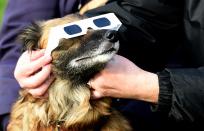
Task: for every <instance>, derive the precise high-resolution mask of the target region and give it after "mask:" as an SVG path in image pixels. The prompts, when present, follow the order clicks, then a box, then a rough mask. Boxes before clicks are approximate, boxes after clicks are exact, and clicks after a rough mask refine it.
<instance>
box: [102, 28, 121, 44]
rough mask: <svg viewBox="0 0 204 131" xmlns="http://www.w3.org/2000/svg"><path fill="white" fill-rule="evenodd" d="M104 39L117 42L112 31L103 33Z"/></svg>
mask: <svg viewBox="0 0 204 131" xmlns="http://www.w3.org/2000/svg"><path fill="white" fill-rule="evenodd" d="M105 38H106V39H107V40H109V41H110V42H117V41H118V36H117V32H116V31H114V30H108V31H106V33H105Z"/></svg>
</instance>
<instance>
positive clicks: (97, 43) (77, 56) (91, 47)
mask: <svg viewBox="0 0 204 131" xmlns="http://www.w3.org/2000/svg"><path fill="white" fill-rule="evenodd" d="M83 18H84V17H82V16H80V15H77V14H72V15H68V16H66V17H64V18H59V19H54V20H50V21H46V22H41V23H38V24H34V25H32V26H30V27H28V28H27V29H25V30H24V32H23V33H22V34H21V36H20V38H21V40H23V43H24V47H25V49H26V50H33V49H42V48H46V46H47V42H48V36H49V30H50V28H51V27H54V26H57V25H60V24H65V23H69V22H73V21H77V20H81V19H83ZM118 49H119V42H118V39H117V35H116V32H115V31H112V30H92V29H88V31H87V33H86V34H85V35H82V36H78V37H74V38H70V39H65V38H62V39H61V40H60V41H59V45H58V46H57V47H56V48H55V49H54V50H53V51H52V53H51V56H52V58H53V61H52V65H53V67H52V69H53V73H54V74H55V75H56V77H60V78H62V79H70V80H72V81H77V83H80V82H87V81H88V80H89V79H90V77H92V76H93V75H94V74H95V73H96V72H98V71H100V70H101V69H103V68H104V66H105V64H106V63H107V62H108V61H109V60H110V59H111V58H112V57H113V56H114V54H115V53H116V52H117V51H118Z"/></svg>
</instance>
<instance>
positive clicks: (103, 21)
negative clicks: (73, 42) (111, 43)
mask: <svg viewBox="0 0 204 131" xmlns="http://www.w3.org/2000/svg"><path fill="white" fill-rule="evenodd" d="M121 25H122V23H121V22H120V20H119V19H118V18H117V17H116V16H115V14H114V13H108V14H103V15H99V16H95V17H91V18H87V19H83V20H80V21H76V22H72V23H67V24H64V25H59V26H55V27H52V28H51V29H50V34H49V38H48V43H47V48H46V51H45V54H50V53H51V51H52V50H53V49H54V48H56V47H57V46H58V44H59V40H60V39H61V38H66V39H68V38H74V37H77V36H81V35H84V34H86V33H87V30H88V28H91V29H93V30H102V29H110V30H116V31H117V30H118V29H119V28H120V26H121Z"/></svg>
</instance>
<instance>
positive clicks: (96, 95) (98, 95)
mask: <svg viewBox="0 0 204 131" xmlns="http://www.w3.org/2000/svg"><path fill="white" fill-rule="evenodd" d="M102 97H103V95H102V94H101V93H100V92H98V91H96V90H92V91H91V98H92V99H99V98H102Z"/></svg>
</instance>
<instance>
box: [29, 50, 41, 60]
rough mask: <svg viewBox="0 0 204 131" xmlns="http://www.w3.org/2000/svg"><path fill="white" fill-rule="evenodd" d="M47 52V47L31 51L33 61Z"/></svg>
mask: <svg viewBox="0 0 204 131" xmlns="http://www.w3.org/2000/svg"><path fill="white" fill-rule="evenodd" d="M44 54H45V49H41V50H37V51H32V52H31V58H30V59H31V61H34V60H36V59H38V58H40V57H42V56H43V55H44Z"/></svg>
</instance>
